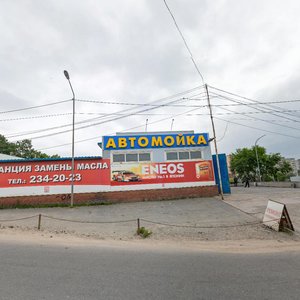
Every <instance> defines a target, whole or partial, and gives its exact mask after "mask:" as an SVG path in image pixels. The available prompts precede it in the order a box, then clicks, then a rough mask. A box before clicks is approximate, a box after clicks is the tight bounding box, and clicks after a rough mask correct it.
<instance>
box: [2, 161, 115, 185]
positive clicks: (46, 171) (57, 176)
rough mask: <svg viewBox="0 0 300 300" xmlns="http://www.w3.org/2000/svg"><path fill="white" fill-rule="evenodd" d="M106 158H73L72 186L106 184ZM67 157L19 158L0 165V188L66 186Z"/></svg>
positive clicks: (68, 179) (69, 170)
mask: <svg viewBox="0 0 300 300" xmlns="http://www.w3.org/2000/svg"><path fill="white" fill-rule="evenodd" d="M109 177H110V160H109V159H82V160H75V167H74V184H75V185H110V178H109ZM71 182H72V167H71V161H70V160H49V161H47V160H45V161H24V162H22V161H19V162H10V163H1V164H0V187H1V188H3V187H22V186H54V185H70V183H71Z"/></svg>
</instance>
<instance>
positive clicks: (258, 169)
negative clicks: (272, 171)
mask: <svg viewBox="0 0 300 300" xmlns="http://www.w3.org/2000/svg"><path fill="white" fill-rule="evenodd" d="M264 136H266V135H265V134H264V135H262V136H260V137H259V138H258V139H257V140H256V141H255V144H254V148H255V154H256V161H257V171H258V178H259V182H261V176H260V167H259V161H258V154H257V142H258V141H259V140H260V139H261V138H263V137H264Z"/></svg>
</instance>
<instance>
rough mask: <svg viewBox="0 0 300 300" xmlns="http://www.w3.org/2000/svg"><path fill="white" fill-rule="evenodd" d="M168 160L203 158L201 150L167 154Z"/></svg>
mask: <svg viewBox="0 0 300 300" xmlns="http://www.w3.org/2000/svg"><path fill="white" fill-rule="evenodd" d="M166 158H167V160H170V161H171V160H196V159H201V158H202V153H201V151H200V150H192V151H172V152H166Z"/></svg>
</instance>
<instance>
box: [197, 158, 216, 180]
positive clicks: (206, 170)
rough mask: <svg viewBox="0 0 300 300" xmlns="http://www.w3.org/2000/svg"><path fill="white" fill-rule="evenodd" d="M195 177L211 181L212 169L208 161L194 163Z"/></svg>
mask: <svg viewBox="0 0 300 300" xmlns="http://www.w3.org/2000/svg"><path fill="white" fill-rule="evenodd" d="M195 168H196V177H197V179H201V180H211V179H212V169H211V165H210V162H209V161H205V160H204V161H200V162H197V163H195Z"/></svg>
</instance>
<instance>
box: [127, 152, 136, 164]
mask: <svg viewBox="0 0 300 300" xmlns="http://www.w3.org/2000/svg"><path fill="white" fill-rule="evenodd" d="M131 161H138V155H137V153H127V154H126V162H131Z"/></svg>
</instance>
